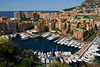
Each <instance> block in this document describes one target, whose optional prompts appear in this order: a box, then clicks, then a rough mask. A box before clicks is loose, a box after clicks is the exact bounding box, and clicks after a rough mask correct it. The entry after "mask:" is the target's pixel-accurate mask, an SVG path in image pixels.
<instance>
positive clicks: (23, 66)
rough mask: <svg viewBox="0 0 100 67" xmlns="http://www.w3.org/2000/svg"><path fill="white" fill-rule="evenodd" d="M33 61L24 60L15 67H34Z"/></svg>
mask: <svg viewBox="0 0 100 67" xmlns="http://www.w3.org/2000/svg"><path fill="white" fill-rule="evenodd" d="M32 64H33V60H32V59H29V58H23V59H22V61H21V62H20V63H19V64H16V65H15V66H14V67H33V65H32Z"/></svg>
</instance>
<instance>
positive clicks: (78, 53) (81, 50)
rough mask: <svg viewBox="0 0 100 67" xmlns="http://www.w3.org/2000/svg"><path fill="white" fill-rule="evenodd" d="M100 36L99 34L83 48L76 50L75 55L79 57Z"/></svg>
mask: <svg viewBox="0 0 100 67" xmlns="http://www.w3.org/2000/svg"><path fill="white" fill-rule="evenodd" d="M97 38H98V36H97V37H96V38H95V39H94V40H93V41H92V42H90V43H89V44H87V45H85V46H84V47H83V48H82V49H80V50H79V51H78V52H76V53H75V54H74V55H76V56H78V57H79V58H80V57H82V55H83V54H84V53H85V52H86V51H87V50H88V49H89V47H90V46H91V45H92V44H93V42H94V41H95V40H96V39H97Z"/></svg>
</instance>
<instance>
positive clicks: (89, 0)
mask: <svg viewBox="0 0 100 67" xmlns="http://www.w3.org/2000/svg"><path fill="white" fill-rule="evenodd" d="M80 6H81V7H100V0H85V1H84V2H83V3H82V4H81V5H80Z"/></svg>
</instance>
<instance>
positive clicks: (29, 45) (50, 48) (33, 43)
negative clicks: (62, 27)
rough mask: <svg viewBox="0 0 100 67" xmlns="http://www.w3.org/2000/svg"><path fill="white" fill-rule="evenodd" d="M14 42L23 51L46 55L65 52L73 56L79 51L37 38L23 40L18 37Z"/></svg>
mask: <svg viewBox="0 0 100 67" xmlns="http://www.w3.org/2000/svg"><path fill="white" fill-rule="evenodd" d="M14 42H15V43H16V44H18V45H19V46H20V45H21V47H22V48H23V50H24V49H25V50H29V49H32V50H34V51H36V50H38V51H40V52H42V51H43V52H44V53H46V52H53V53H54V52H55V51H63V52H64V51H65V52H69V51H70V52H71V53H72V54H74V53H75V52H77V51H78V50H79V49H75V48H72V47H68V46H63V45H59V44H56V43H54V41H49V40H48V39H46V38H42V37H37V38H33V39H29V40H21V39H20V37H17V38H15V39H14Z"/></svg>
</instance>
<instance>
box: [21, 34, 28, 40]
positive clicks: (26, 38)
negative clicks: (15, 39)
mask: <svg viewBox="0 0 100 67" xmlns="http://www.w3.org/2000/svg"><path fill="white" fill-rule="evenodd" d="M28 39H30V36H28V35H23V36H21V40H28Z"/></svg>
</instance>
